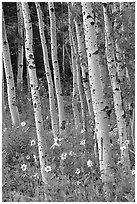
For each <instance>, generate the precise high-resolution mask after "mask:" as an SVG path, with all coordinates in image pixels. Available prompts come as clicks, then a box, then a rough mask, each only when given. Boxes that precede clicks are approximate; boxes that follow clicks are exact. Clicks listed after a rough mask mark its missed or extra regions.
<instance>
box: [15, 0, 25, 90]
mask: <svg viewBox="0 0 137 204" xmlns="http://www.w3.org/2000/svg"><path fill="white" fill-rule="evenodd" d="M17 17H18V35H19V41H18V64H17V66H18V74H17V90H18V93H20V91H22V90H23V56H24V54H23V50H24V48H23V32H24V29H23V27H24V25H23V15H22V9H21V3H20V2H17Z"/></svg>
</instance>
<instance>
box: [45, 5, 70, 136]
mask: <svg viewBox="0 0 137 204" xmlns="http://www.w3.org/2000/svg"><path fill="white" fill-rule="evenodd" d="M48 4H49V15H50V35H51V55H52V64H53V70H54V82H55V89H56V96H57V102H58V112H59V131H60V135H62V134H64V132H65V124H66V119H65V110H64V102H63V95H62V89H61V83H60V72H59V64H58V57H57V37H56V17H55V8H54V3H53V2H49V3H48Z"/></svg>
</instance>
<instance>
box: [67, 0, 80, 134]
mask: <svg viewBox="0 0 137 204" xmlns="http://www.w3.org/2000/svg"><path fill="white" fill-rule="evenodd" d="M69 4H71V3H68V21H69V41H70V48H71V67H72V71H73V95H72V109H73V114H74V123H75V129H76V131H77V132H79V131H80V118H79V111H78V107H77V104H78V101H77V99H78V87H77V70H76V56H75V53H74V47H73V42H72V35H71V28H70V25H71V17H72V16H71V11H70V6H69Z"/></svg>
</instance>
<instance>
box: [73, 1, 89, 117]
mask: <svg viewBox="0 0 137 204" xmlns="http://www.w3.org/2000/svg"><path fill="white" fill-rule="evenodd" d="M75 7H77V8H78V5H77V4H76V5H75ZM80 10H81V9H80ZM75 27H76V35H77V42H78V54H79V59H80V66H81V70H82V82H83V87H84V91H85V95H86V100H87V106H88V112H89V115H90V116H91V118H92V119H93V106H92V97H91V93H90V86H89V77H88V67H87V55H86V46H85V39H84V29H83V25H82V22H81V18H80V14H79V15H78V16H77V15H76V17H75Z"/></svg>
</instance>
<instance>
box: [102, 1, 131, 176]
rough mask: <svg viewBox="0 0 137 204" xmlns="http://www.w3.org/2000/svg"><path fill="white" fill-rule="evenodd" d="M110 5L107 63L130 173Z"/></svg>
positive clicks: (106, 15) (106, 38) (125, 166)
mask: <svg viewBox="0 0 137 204" xmlns="http://www.w3.org/2000/svg"><path fill="white" fill-rule="evenodd" d="M108 6H109V5H108V4H107V3H104V4H103V12H104V22H105V46H106V57H107V65H108V70H109V75H110V79H111V86H112V90H113V99H114V108H115V114H116V118H117V127H118V134H119V140H120V149H121V160H122V163H123V166H124V168H125V170H126V171H128V173H129V172H130V160H129V154H128V149H127V148H125V147H126V140H127V130H126V123H125V113H124V109H123V105H122V98H121V89H120V83H119V80H118V76H117V72H116V62H115V53H114V42H113V36H112V28H111V25H110V19H109V16H108V13H107V9H108Z"/></svg>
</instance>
